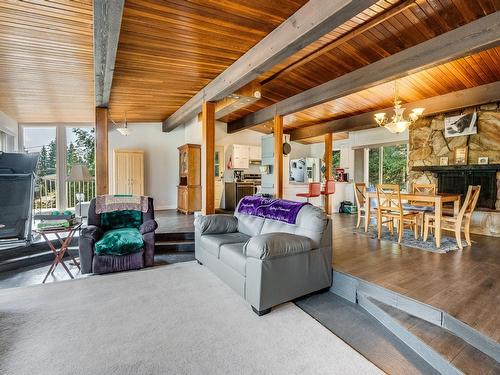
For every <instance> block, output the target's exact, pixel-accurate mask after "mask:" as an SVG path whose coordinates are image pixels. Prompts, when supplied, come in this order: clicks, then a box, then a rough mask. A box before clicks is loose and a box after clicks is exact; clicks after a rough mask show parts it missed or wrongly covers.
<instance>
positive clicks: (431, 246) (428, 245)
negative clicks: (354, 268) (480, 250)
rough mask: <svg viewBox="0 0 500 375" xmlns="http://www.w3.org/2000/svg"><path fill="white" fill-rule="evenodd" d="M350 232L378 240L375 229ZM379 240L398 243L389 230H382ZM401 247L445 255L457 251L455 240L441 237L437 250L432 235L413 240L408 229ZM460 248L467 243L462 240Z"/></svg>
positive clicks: (395, 236)
mask: <svg viewBox="0 0 500 375" xmlns="http://www.w3.org/2000/svg"><path fill="white" fill-rule="evenodd" d="M352 230H353V232H354V233H356V234H361V235H364V236H368V237H371V238H378V234H377V229H376V228H373V227H369V228H368V232H365V230H364V228H362V227H359V228H356V227H354V228H353V229H352ZM381 239H382V240H386V241H391V242H395V243H398V234H397V233H396V230H394V235H391V233H390V232H389V230H387V229H386V228H384V230H383V232H382V236H381ZM401 245H404V246H408V247H413V248H415V249H419V250H425V251H431V252H433V253H447V252H448V251H454V250H458V245H457V241H456V240H455V238H452V237H448V236H443V235H441V247H440V248H437V247H436V241H435V239H434V236H433V235H432V234H430V233H429V236H428V237H427V241H424V240H423V239H422V238H421V237H419V238H418V239H415V236H414V234H413V231H411V230H409V229H405V230H404V232H403V238H402V240H401ZM462 246H463V247H465V246H468V245H467V242H466V241H464V240H462Z"/></svg>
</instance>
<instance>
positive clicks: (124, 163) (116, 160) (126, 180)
mask: <svg viewBox="0 0 500 375" xmlns="http://www.w3.org/2000/svg"><path fill="white" fill-rule="evenodd" d="M113 193H114V194H131V195H144V151H143V150H118V149H116V150H113Z"/></svg>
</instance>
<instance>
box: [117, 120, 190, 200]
mask: <svg viewBox="0 0 500 375" xmlns="http://www.w3.org/2000/svg"><path fill="white" fill-rule="evenodd" d="M129 127H130V129H131V130H132V133H131V134H130V135H128V136H123V135H121V134H120V133H119V132H118V131H117V130H116V129H112V130H110V132H109V135H108V142H109V176H110V182H109V183H110V185H109V186H110V187H111V189H110V191H111V192H112V186H113V185H112V178H113V150H114V149H141V150H144V179H145V181H144V193H145V194H146V195H148V196H151V197H153V198H154V199H155V208H156V209H169V208H176V207H177V184H178V183H179V154H178V150H177V147H179V146H181V145H183V144H184V143H187V142H186V134H185V129H184V127H182V126H181V127H178V128H176V129H174V130H173V131H171V132H170V133H164V132H163V131H162V129H161V123H148V124H129ZM191 143H193V142H191Z"/></svg>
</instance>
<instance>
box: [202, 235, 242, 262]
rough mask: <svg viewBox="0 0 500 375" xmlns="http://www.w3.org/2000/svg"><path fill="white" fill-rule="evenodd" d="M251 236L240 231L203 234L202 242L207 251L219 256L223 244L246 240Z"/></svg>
mask: <svg viewBox="0 0 500 375" xmlns="http://www.w3.org/2000/svg"><path fill="white" fill-rule="evenodd" d="M249 238H250V236H247V235H246V234H244V233H239V232H235V233H224V234H205V235H203V236H201V239H200V243H201V246H202V247H203V249H204V250H205V251H207V252H209V253H210V254H212V255H213V256H215V257H217V258H219V251H220V247H221V246H222V245H226V244H231V243H239V242H246V241H248V239H249Z"/></svg>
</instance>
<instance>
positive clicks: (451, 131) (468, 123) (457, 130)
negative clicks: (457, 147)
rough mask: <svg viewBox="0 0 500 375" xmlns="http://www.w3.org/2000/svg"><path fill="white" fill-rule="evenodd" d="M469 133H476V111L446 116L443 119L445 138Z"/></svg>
mask: <svg viewBox="0 0 500 375" xmlns="http://www.w3.org/2000/svg"><path fill="white" fill-rule="evenodd" d="M471 134H477V113H476V112H473V113H468V114H466V115H459V116H451V117H446V118H445V119H444V136H445V137H446V138H450V137H459V136H461V135H471Z"/></svg>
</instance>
